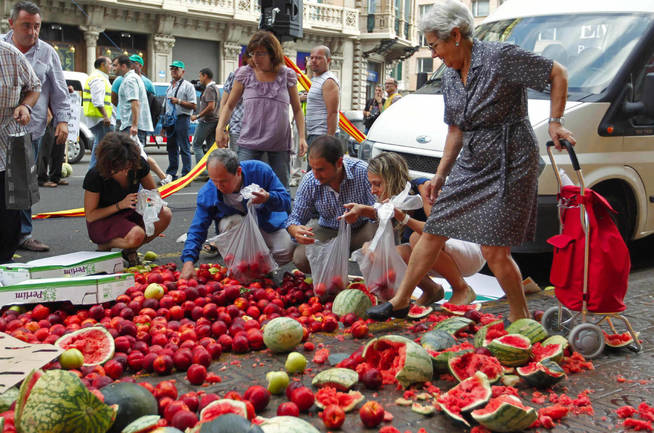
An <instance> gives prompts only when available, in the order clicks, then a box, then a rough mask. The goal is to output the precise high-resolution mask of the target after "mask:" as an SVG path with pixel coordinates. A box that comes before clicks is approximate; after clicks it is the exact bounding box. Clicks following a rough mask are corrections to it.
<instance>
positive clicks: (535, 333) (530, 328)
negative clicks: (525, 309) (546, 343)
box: [506, 319, 548, 344]
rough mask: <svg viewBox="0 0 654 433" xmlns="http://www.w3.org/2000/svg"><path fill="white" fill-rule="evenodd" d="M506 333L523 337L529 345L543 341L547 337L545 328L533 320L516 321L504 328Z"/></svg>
mask: <svg viewBox="0 0 654 433" xmlns="http://www.w3.org/2000/svg"><path fill="white" fill-rule="evenodd" d="M506 332H507V333H509V334H520V335H524V336H525V337H527V338H529V341H530V342H531V344H534V343H536V342H538V341H543V340H544V339H546V338H547V336H548V334H547V330H546V329H545V327H544V326H543V325H541V324H540V322H537V321H535V320H533V319H518V320H516V321H515V322H513V323H511V324H510V325H509V326H508V327H507V328H506Z"/></svg>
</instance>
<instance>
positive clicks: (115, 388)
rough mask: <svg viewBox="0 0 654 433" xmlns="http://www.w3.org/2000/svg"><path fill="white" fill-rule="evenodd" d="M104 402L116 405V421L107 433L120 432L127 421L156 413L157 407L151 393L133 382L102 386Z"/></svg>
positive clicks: (157, 411)
mask: <svg viewBox="0 0 654 433" xmlns="http://www.w3.org/2000/svg"><path fill="white" fill-rule="evenodd" d="M100 392H101V393H102V395H103V396H104V402H105V404H109V405H113V404H115V405H116V406H118V413H117V415H116V421H115V422H114V423H113V425H112V426H111V428H110V429H109V431H108V432H107V433H120V432H121V431H122V430H123V428H125V427H126V426H127V425H128V424H129V423H131V422H132V421H135V420H137V419H139V418H141V417H143V416H146V415H157V413H159V408H158V405H157V400H156V399H155V398H154V396H153V395H152V393H151V392H150V391H148V390H147V389H145V388H144V387H142V386H141V385H137V384H135V383H129V382H114V383H110V384H109V385H107V386H104V387H102V389H100Z"/></svg>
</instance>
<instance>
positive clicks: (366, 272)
mask: <svg viewBox="0 0 654 433" xmlns="http://www.w3.org/2000/svg"><path fill="white" fill-rule="evenodd" d="M410 190H411V184H410V183H408V182H407V186H406V188H404V190H403V191H402V192H401V193H400V194H398V195H397V196H394V197H392V198H391V199H390V200H389V201H388V202H386V203H383V204H379V203H376V204H375V208H376V209H377V218H378V220H379V227H378V228H377V231H376V232H375V236H374V237H373V238H372V240H371V241H370V243H369V244H368V246H367V248H365V249H364V248H361V249H358V250H356V251H355V252H354V253H352V259H353V260H356V262H357V263H358V264H359V269H361V273H362V275H363V279H364V280H365V282H366V285H367V286H368V290H370V292H371V293H373V294H375V296H377V297H378V298H380V299H383V300H384V301H388V300H389V299H391V298H392V297H393V295H394V294H395V290H396V289H397V287H398V285H399V284H400V282H401V281H402V278H404V273H405V272H406V268H407V266H406V263H404V260H403V259H402V257H401V256H400V254H399V253H398V252H397V248H396V246H395V234H394V231H393V222H392V220H393V215H394V213H395V208H398V209H401V210H413V209H419V208H421V207H422V198H421V197H420V196H419V195H409V191H410Z"/></svg>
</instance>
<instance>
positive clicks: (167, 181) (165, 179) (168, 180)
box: [159, 174, 173, 186]
mask: <svg viewBox="0 0 654 433" xmlns="http://www.w3.org/2000/svg"><path fill="white" fill-rule="evenodd" d="M172 181H173V177H172V176H171V175H169V174H167V175H166V177H164V178H163V179H161V180H160V181H159V185H162V186H163V185H166V184H167V183H170V182H172Z"/></svg>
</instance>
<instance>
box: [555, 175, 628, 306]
mask: <svg viewBox="0 0 654 433" xmlns="http://www.w3.org/2000/svg"><path fill="white" fill-rule="evenodd" d="M558 202H559V206H560V212H561V224H562V226H563V231H562V232H561V234H559V235H556V236H553V237H551V238H550V239H548V242H549V243H550V244H551V245H552V246H553V247H554V255H553V260H552V269H551V271H550V281H551V283H552V284H553V285H554V287H555V293H556V297H557V299H558V300H559V302H561V304H563V305H564V306H566V307H567V308H569V309H570V310H573V311H581V309H582V298H583V282H584V272H585V271H584V254H585V253H584V246H585V234H584V230H583V227H582V225H581V218H580V211H581V208H580V204H582V203H583V204H584V208H585V213H586V215H587V221H588V228H589V230H590V241H589V252H588V254H589V256H588V294H587V310H588V311H590V312H593V313H609V312H620V311H623V310H624V309H625V308H626V306H625V304H624V303H623V299H624V296H625V294H626V293H627V282H628V278H629V270H630V268H631V260H630V258H629V250H628V249H627V245H626V244H625V242H624V240H623V239H622V236H620V232H619V231H618V228H617V227H616V225H615V223H614V222H613V220H612V219H611V215H610V212H615V211H614V210H613V208H612V207H611V205H610V204H609V203H608V202H607V201H606V199H605V198H604V197H602V196H601V195H599V194H598V193H597V192H595V191H593V190H591V189H586V190H585V193H584V195H583V196H582V195H581V194H580V188H579V187H578V186H576V185H567V186H563V187H561V190H560V192H559V195H558Z"/></svg>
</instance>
